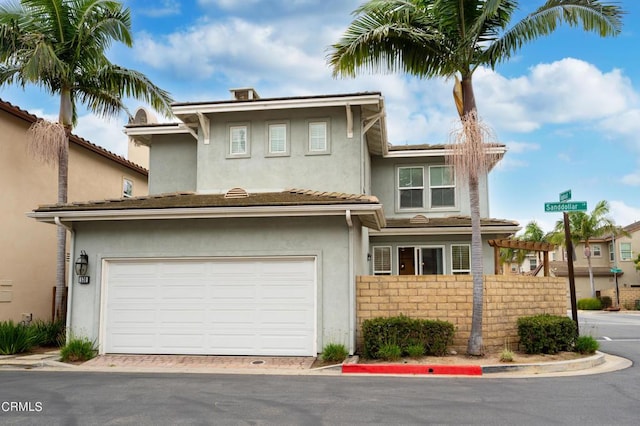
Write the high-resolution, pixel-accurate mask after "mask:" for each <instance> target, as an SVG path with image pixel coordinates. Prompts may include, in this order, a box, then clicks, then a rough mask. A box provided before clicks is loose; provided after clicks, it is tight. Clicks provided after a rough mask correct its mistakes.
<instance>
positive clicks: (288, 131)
mask: <svg viewBox="0 0 640 426" xmlns="http://www.w3.org/2000/svg"><path fill="white" fill-rule="evenodd" d="M272 126H284V151H282V152H273V151H271V127H272ZM290 134H291V126H290V123H289V121H288V120H277V121H275V120H274V121H267V122H266V125H265V149H264V152H265V157H288V156H290V155H291V148H290V146H291V143H290Z"/></svg>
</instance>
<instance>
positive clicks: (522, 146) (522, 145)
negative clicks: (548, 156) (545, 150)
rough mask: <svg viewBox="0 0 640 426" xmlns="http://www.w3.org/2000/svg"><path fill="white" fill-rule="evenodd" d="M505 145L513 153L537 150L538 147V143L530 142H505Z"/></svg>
mask: <svg viewBox="0 0 640 426" xmlns="http://www.w3.org/2000/svg"><path fill="white" fill-rule="evenodd" d="M506 145H507V148H508V149H509V152H511V153H514V154H522V153H526V152H531V151H538V150H539V149H540V145H539V144H537V143H530V142H507V143H506Z"/></svg>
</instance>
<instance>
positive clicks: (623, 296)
mask: <svg viewBox="0 0 640 426" xmlns="http://www.w3.org/2000/svg"><path fill="white" fill-rule="evenodd" d="M618 291H619V294H620V307H621V308H624V309H633V310H635V307H636V300H640V288H637V287H634V288H624V287H622V288H619V289H618ZM601 295H602V296H609V297H610V298H611V300H612V302H613V304H614V305H615V304H616V289H615V287H614V288H608V289H606V290H604V291H603V292H602V294H601Z"/></svg>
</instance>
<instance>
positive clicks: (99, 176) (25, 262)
mask: <svg viewBox="0 0 640 426" xmlns="http://www.w3.org/2000/svg"><path fill="white" fill-rule="evenodd" d="M38 119H39V118H38V117H37V116H35V115H33V114H30V113H29V112H27V111H25V110H23V109H21V108H19V107H17V106H15V105H12V104H10V103H8V102H5V101H1V100H0V187H1V189H2V202H0V218H2V221H1V222H0V253H1V254H2V255H1V256H0V321H6V320H12V321H14V322H20V321H29V320H36V319H39V320H50V319H51V318H52V315H53V314H52V305H53V291H52V290H53V288H54V286H55V270H56V269H55V259H56V229H55V227H53V226H49V225H45V224H42V223H37V222H34V221H33V220H32V219H30V218H28V217H27V216H26V215H25V213H27V212H29V211H30V210H32V209H33V206H34V205H38V204H44V203H53V202H55V201H56V199H57V194H58V192H57V191H58V190H57V188H58V184H57V182H58V180H57V171H56V168H55V166H54V167H52V166H50V165H46V164H43V163H42V162H40V161H38V160H36V159H35V158H34V157H33V155H31V154H29V150H28V149H27V141H28V137H27V131H28V129H29V127H30V126H31V125H32V124H33V123H35V122H36V121H37V120H38ZM146 193H147V170H146V169H144V168H143V167H140V166H139V165H137V164H134V163H132V162H130V161H128V160H126V159H125V158H123V157H120V156H118V155H116V154H114V153H112V152H109V151H107V150H105V149H104V148H102V147H99V146H97V145H95V144H92V143H90V142H89V141H87V140H84V139H82V138H80V137H78V136H76V135H71V137H70V139H69V188H68V198H69V200H98V199H102V198H120V197H132V196H139V195H144V194H146Z"/></svg>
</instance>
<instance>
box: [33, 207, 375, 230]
mask: <svg viewBox="0 0 640 426" xmlns="http://www.w3.org/2000/svg"><path fill="white" fill-rule="evenodd" d="M347 211H351V214H353V215H357V216H360V215H362V216H375V218H376V223H378V224H379V225H380V226H384V225H385V219H384V214H383V212H382V205H379V204H364V205H358V204H346V205H345V204H335V205H328V206H327V205H320V206H308V205H307V206H268V207H265V206H257V207H189V208H170V209H127V210H115V209H114V210H76V211H56V212H30V213H27V216H28V217H30V218H33V219H36V220H37V221H39V222H47V223H54V220H55V218H56V217H57V218H59V220H64V221H67V222H91V221H99V220H148V219H205V218H206V219H213V218H238V217H282V216H285V217H286V216H296V217H300V216H344V215H345V214H346V212H347Z"/></svg>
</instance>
